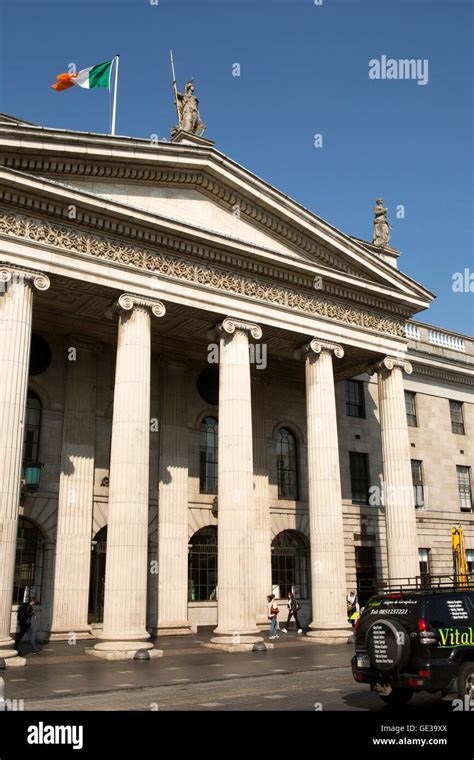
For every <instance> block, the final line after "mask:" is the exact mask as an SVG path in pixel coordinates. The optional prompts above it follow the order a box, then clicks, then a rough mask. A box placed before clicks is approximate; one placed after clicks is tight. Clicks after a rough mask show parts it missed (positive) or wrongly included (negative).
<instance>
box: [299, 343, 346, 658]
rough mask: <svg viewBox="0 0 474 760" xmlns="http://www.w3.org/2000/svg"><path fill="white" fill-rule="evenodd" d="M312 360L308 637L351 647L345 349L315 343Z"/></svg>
mask: <svg viewBox="0 0 474 760" xmlns="http://www.w3.org/2000/svg"><path fill="white" fill-rule="evenodd" d="M301 354H303V355H305V357H306V412H307V428H308V492H309V526H310V540H311V592H312V617H313V621H312V623H311V624H310V626H309V628H310V630H309V632H308V634H307V636H309V637H310V638H311V639H313V640H314V641H315V642H317V643H319V644H337V643H344V642H347V639H348V636H349V634H350V627H349V625H348V623H347V615H346V578H345V565H344V534H343V522H342V496H341V479H340V469H339V445H338V440H337V417H336V397H335V390H334V371H333V356H335V357H337V358H339V359H340V358H342V357H343V356H344V349H343V348H342V346H339V345H337V344H335V343H329V342H325V341H319V340H317V339H314V340H312V341H311V342H310V343H309V344H307V345H306V346H304V347H303V349H302V350H300V351H299V352H298V353H297V355H299V356H301Z"/></svg>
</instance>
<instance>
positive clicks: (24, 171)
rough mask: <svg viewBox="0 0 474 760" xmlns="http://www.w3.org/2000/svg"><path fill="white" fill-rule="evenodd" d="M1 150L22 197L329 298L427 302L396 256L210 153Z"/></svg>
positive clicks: (139, 146)
mask: <svg viewBox="0 0 474 760" xmlns="http://www.w3.org/2000/svg"><path fill="white" fill-rule="evenodd" d="M3 131H4V132H5V139H6V142H5V143H4V142H3V137H4V136H3V135H2V132H3ZM23 131H25V132H26V131H27V138H28V145H27V144H26V139H25V138H26V134H25V135H20V134H18V137H16V134H15V133H19V132H23ZM37 132H38V134H37ZM22 138H23V139H22ZM8 140H10V142H8ZM0 149H1V150H2V155H1V160H2V163H3V164H4V170H3V171H4V173H5V172H8V171H10V172H11V175H12V177H13V178H15V177H16V181H17V182H18V184H20V185H21V184H22V185H23V186H24V187H25V189H26V187H27V186H28V185H29V186H30V188H29V189H30V191H33V192H36V193H41V192H45V193H46V194H47V195H48V196H49V197H50V198H51V197H52V196H54V195H56V196H57V199H58V201H59V200H61V201H62V202H63V203H64V202H66V198H67V197H69V198H70V200H71V201H74V200H75V201H76V202H77V203H78V205H79V206H85V207H86V208H87V211H88V212H89V211H91V210H94V213H98V214H100V213H102V214H106V215H108V216H109V218H110V217H112V218H113V217H114V216H117V217H118V218H120V220H123V219H126V220H127V221H128V222H129V223H130V224H134V225H140V224H144V225H146V226H148V227H150V226H155V227H156V228H157V229H159V230H160V231H169V233H170V234H176V235H179V236H180V237H181V238H185V239H186V238H187V239H189V240H190V241H203V242H204V241H205V242H206V243H208V244H209V245H211V246H215V247H216V248H217V249H219V250H230V251H234V252H238V253H239V255H242V256H245V257H246V258H247V259H250V260H254V261H255V267H256V269H255V271H260V272H263V273H265V272H268V274H269V276H270V277H271V276H272V274H271V268H272V267H279V268H280V270H282V269H283V270H284V269H286V270H288V272H290V273H291V277H292V278H294V277H295V276H296V277H298V276H299V275H300V273H301V277H302V278H306V280H305V281H306V283H307V282H308V277H313V276H314V277H316V276H322V277H323V278H325V280H326V282H330V283H331V287H332V289H333V293H334V294H335V295H336V296H337V295H338V292H337V288H338V287H340V288H356V289H359V290H361V291H364V292H366V293H367V298H368V299H370V298H373V297H376V298H377V299H380V298H382V299H387V300H389V301H391V302H392V303H393V302H394V301H395V302H399V303H400V305H401V306H402V305H403V306H404V308H405V307H406V308H407V310H410V309H411V310H412V313H416V312H418V311H420V310H421V309H423V308H426V306H427V305H428V304H429V302H430V301H431V300H432V296H431V294H430V293H429V292H428V291H427V290H426V289H425V288H423V287H422V286H421V285H419V284H418V283H416V282H415V281H414V280H412V279H411V278H409V277H407V276H406V275H404V274H403V273H401V272H400V271H399V270H397V269H396V266H395V264H394V262H395V259H396V252H395V256H394V258H393V261H392V262H390V257H389V256H387V257H384V256H379V255H378V254H377V252H376V251H374V250H373V249H371V247H370V246H368V245H364V243H363V241H358V240H357V239H356V238H353V237H351V236H350V235H348V234H345V233H343V232H341V231H340V230H338V229H336V228H334V227H333V226H332V225H330V224H328V223H327V222H325V221H324V220H323V219H321V218H319V217H317V216H316V215H315V214H313V213H312V212H310V211H309V210H307V209H305V208H304V207H302V206H300V205H299V204H297V203H296V202H295V201H293V200H292V199H290V198H288V197H287V196H285V195H283V194H282V193H280V192H279V191H278V190H277V189H275V188H273V187H272V186H271V185H268V184H267V183H265V182H264V181H262V180H260V179H259V178H258V177H256V176H255V175H254V174H252V173H251V172H249V171H248V170H246V169H244V168H243V167H241V166H240V165H238V164H236V163H234V162H233V161H232V160H231V159H229V158H227V157H226V156H223V154H221V153H219V152H218V151H217V150H215V148H214V147H212V146H195V145H186V144H178V145H174V144H170V143H166V142H165V143H160V144H159V145H158V146H153V145H150V143H149V142H147V141H145V140H138V139H135V138H110V137H109V136H105V135H90V134H84V133H72V132H62V131H61V130H43V129H40V128H32V127H22V126H21V125H16V126H14V127H13V126H12V127H9V126H7V125H5V126H4V127H2V125H0ZM32 177H33V178H34V180H33V179H32ZM5 179H6V177H5ZM33 185H35V186H36V188H35V190H33V189H32V186H33ZM279 276H280V279H281V276H282V275H281V271H280V275H279ZM283 279H284V273H283ZM340 297H341V298H344V297H345V296H344V294H343V293H342V291H341V294H340ZM367 303H369V301H367Z"/></svg>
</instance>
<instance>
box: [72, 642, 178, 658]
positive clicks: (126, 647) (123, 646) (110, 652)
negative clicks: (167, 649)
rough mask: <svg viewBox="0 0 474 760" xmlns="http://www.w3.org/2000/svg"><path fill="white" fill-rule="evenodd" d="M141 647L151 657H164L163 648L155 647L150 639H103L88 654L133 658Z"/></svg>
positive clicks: (102, 656) (88, 650)
mask: <svg viewBox="0 0 474 760" xmlns="http://www.w3.org/2000/svg"><path fill="white" fill-rule="evenodd" d="M139 649H146V650H147V652H148V654H149V655H150V657H151V658H156V657H163V650H162V649H154V647H153V644H152V643H151V642H150V641H103V642H101V643H100V644H96V645H95V647H93V648H92V649H86V654H91V655H92V656H93V657H100V658H101V659H102V660H133V658H134V657H135V655H136V653H137V652H138V650H139Z"/></svg>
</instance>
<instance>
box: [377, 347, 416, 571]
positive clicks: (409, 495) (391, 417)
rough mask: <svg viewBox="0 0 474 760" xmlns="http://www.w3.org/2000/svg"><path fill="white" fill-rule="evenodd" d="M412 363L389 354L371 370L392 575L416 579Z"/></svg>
mask: <svg viewBox="0 0 474 760" xmlns="http://www.w3.org/2000/svg"><path fill="white" fill-rule="evenodd" d="M412 371H413V370H412V366H411V364H410V362H408V361H406V360H404V359H396V358H394V357H392V356H387V357H386V358H385V359H383V360H382V361H381V362H379V363H378V364H376V365H375V366H374V367H371V368H370V369H369V372H370V374H373V373H374V372H376V373H377V376H378V388H379V407H380V428H381V435H382V463H383V477H384V484H383V495H384V503H385V524H386V531H387V553H388V576H389V579H390V580H393V579H408V578H411V579H413V578H414V577H415V576H417V575H419V573H420V570H419V564H418V539H417V531H416V513H415V504H414V499H413V480H412V474H411V461H410V459H411V457H410V441H409V437H408V426H407V416H406V409H405V394H404V388H403V372H406V373H407V374H409V375H410V374H411V373H412Z"/></svg>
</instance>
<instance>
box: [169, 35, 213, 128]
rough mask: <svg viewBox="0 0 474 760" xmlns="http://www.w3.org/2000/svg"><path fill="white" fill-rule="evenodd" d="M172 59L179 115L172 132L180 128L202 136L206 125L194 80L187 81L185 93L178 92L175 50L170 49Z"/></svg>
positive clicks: (174, 90) (174, 88)
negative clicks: (200, 112) (196, 94)
mask: <svg viewBox="0 0 474 760" xmlns="http://www.w3.org/2000/svg"><path fill="white" fill-rule="evenodd" d="M170 59H171V72H172V75H173V93H174V102H175V106H176V114H177V116H178V126H177V127H173V129H172V130H171V133H172V134H174V133H176V132H177V131H178V130H179V129H181V130H183V132H190V133H191V134H193V135H197V136H198V137H200V136H201V135H202V134H204V131H205V129H206V125H205V124H204V122H203V121H201V117H200V115H199V101H198V99H197V97H196V96H195V95H194V80H193V79H190V80H189V81H188V82H186V85H185V88H184V93H182V92H178V88H177V86H176V75H175V73H174V62H173V51H172V50H170Z"/></svg>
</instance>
